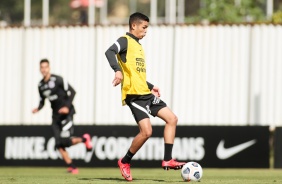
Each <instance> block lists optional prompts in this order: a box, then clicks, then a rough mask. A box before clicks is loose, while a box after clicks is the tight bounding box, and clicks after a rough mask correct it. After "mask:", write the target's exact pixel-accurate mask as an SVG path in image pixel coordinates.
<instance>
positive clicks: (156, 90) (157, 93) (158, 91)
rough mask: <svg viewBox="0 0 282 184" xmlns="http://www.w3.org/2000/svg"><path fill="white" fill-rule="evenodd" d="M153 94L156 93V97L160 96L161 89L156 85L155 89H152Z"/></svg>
mask: <svg viewBox="0 0 282 184" xmlns="http://www.w3.org/2000/svg"><path fill="white" fill-rule="evenodd" d="M151 92H152V94H153V95H155V96H156V97H160V96H161V93H160V89H159V88H158V87H157V86H154V87H153V89H152V90H151Z"/></svg>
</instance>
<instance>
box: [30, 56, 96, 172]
mask: <svg viewBox="0 0 282 184" xmlns="http://www.w3.org/2000/svg"><path fill="white" fill-rule="evenodd" d="M40 72H41V74H42V76H43V79H42V80H41V81H40V82H39V85H38V90H39V95H40V102H39V106H38V107H37V108H35V109H33V111H32V112H33V113H37V112H38V111H39V110H40V109H42V107H43V106H44V101H45V98H48V99H49V101H50V103H51V108H52V110H53V113H52V129H53V133H54V137H55V141H56V143H55V147H56V148H57V149H58V150H59V152H60V154H61V155H62V158H63V160H64V161H65V163H66V164H67V167H68V168H67V171H68V172H69V173H72V174H78V169H77V167H76V166H75V165H74V164H73V162H72V159H71V158H70V157H69V155H68V153H67V151H66V147H70V146H72V145H75V144H78V143H81V142H83V143H84V144H85V146H86V148H87V150H91V149H92V142H91V138H90V135H89V134H84V135H83V136H82V137H72V136H73V131H74V127H73V115H74V114H75V109H74V106H73V104H72V101H73V99H74V96H75V93H76V92H75V90H74V89H73V88H72V86H71V85H69V84H68V83H67V82H66V81H65V80H64V79H63V78H62V77H61V76H58V75H54V74H51V73H50V65H49V61H48V60H47V59H42V60H41V61H40Z"/></svg>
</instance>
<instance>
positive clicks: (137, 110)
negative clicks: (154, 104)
mask: <svg viewBox="0 0 282 184" xmlns="http://www.w3.org/2000/svg"><path fill="white" fill-rule="evenodd" d="M126 103H127V105H128V106H129V108H130V110H131V112H132V114H133V116H134V118H135V121H136V123H138V127H139V133H138V134H137V135H136V136H135V137H134V139H133V141H132V143H131V146H130V148H129V150H128V151H127V153H126V155H125V156H124V157H123V158H121V159H119V160H118V166H119V168H120V171H121V174H122V176H123V177H124V178H125V179H126V180H128V181H131V180H132V176H131V173H130V161H131V159H132V157H133V156H134V155H135V154H136V153H137V151H138V150H139V149H140V148H141V147H142V145H143V144H144V143H145V142H146V141H147V140H148V138H149V137H150V136H151V135H152V126H151V122H150V119H149V113H148V109H147V108H146V106H147V105H148V104H149V103H150V101H149V100H148V99H143V98H142V99H140V97H136V98H135V97H132V98H130V97H129V98H127V102H126Z"/></svg>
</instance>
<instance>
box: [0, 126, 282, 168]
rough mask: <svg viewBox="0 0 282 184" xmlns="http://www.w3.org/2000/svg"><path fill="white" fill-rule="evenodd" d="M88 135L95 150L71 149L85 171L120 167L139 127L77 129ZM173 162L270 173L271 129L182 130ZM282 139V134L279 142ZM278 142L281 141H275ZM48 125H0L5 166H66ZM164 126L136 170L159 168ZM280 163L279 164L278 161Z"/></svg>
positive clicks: (279, 150) (277, 152)
mask: <svg viewBox="0 0 282 184" xmlns="http://www.w3.org/2000/svg"><path fill="white" fill-rule="evenodd" d="M85 132H87V133H90V134H91V136H92V142H93V144H94V148H93V150H92V151H86V149H85V147H84V144H82V143H80V144H77V145H75V146H72V147H70V148H69V149H68V152H69V154H70V156H71V157H72V158H73V160H74V162H75V163H76V165H78V166H82V167H116V166H117V160H118V159H119V158H121V157H122V156H124V154H125V153H126V151H127V150H128V148H129V146H130V144H131V141H132V139H133V138H134V136H135V135H136V134H137V133H138V127H137V126H76V127H75V135H77V136H82V135H83V134H84V133H85ZM176 134H177V137H176V138H175V142H174V147H173V157H174V158H176V159H177V160H180V161H185V162H188V161H196V162H198V163H200V164H201V165H202V167H206V168H207V167H216V168H269V136H270V133H269V128H268V127H263V126H178V127H177V133H176ZM281 138H282V129H279V132H278V133H277V134H276V139H280V140H281ZM276 142H278V140H276ZM54 145H55V140H54V138H53V137H52V131H51V127H50V126H0V165H1V166H62V165H63V161H62V160H61V157H60V155H59V153H58V152H57V150H56V149H55V148H54ZM163 151H164V142H163V126H154V127H153V135H152V137H151V138H150V139H149V140H148V141H147V142H146V143H145V144H144V146H143V147H142V148H141V149H140V150H139V152H138V154H136V155H135V156H134V160H133V161H132V164H133V165H134V167H161V161H162V159H163ZM281 153H282V146H281V145H279V146H278V147H276V149H275V155H276V156H275V160H278V161H279V163H280V165H279V164H277V163H276V162H275V166H277V167H278V166H279V167H281V166H282V164H281V156H279V155H282V154H281ZM279 159H280V160H279Z"/></svg>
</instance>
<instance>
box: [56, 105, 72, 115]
mask: <svg viewBox="0 0 282 184" xmlns="http://www.w3.org/2000/svg"><path fill="white" fill-rule="evenodd" d="M69 111H70V110H69V108H68V107H62V108H60V109H59V111H58V112H59V114H68V113H69Z"/></svg>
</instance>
